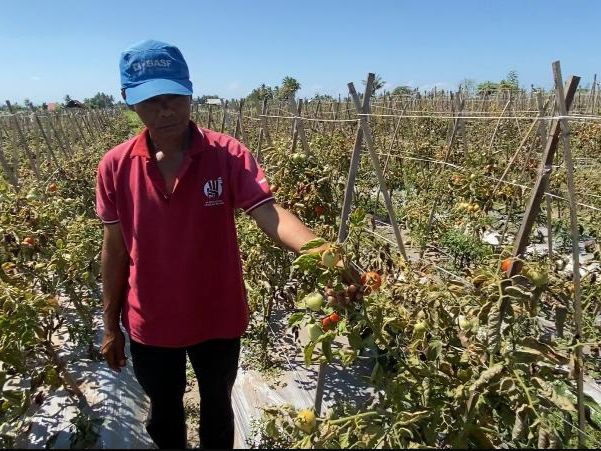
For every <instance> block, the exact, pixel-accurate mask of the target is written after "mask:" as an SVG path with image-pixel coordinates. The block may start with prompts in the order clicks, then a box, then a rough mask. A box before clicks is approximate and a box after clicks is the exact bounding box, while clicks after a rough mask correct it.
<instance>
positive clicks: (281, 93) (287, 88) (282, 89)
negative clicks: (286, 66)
mask: <svg viewBox="0 0 601 451" xmlns="http://www.w3.org/2000/svg"><path fill="white" fill-rule="evenodd" d="M300 88H301V84H300V83H299V82H298V81H297V80H296V79H295V78H292V77H290V76H286V77H284V78H283V80H282V84H281V85H280V86H279V88H278V90H277V93H278V99H280V100H286V99H288V98H290V97H294V96H295V95H296V92H297V91H298V90H299V89H300Z"/></svg>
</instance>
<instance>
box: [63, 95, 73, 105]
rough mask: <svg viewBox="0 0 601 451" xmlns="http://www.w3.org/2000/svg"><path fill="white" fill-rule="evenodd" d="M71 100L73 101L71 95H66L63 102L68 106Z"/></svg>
mask: <svg viewBox="0 0 601 451" xmlns="http://www.w3.org/2000/svg"><path fill="white" fill-rule="evenodd" d="M71 100H72V99H71V96H70V95H69V94H66V95H65V98H64V100H63V102H64V103H65V104H67V103H69V102H71Z"/></svg>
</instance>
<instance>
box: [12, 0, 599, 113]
mask: <svg viewBox="0 0 601 451" xmlns="http://www.w3.org/2000/svg"><path fill="white" fill-rule="evenodd" d="M600 18H601V1H598V0H593V1H585V0H572V1H556V0H506V1H493V0H468V1H461V0H455V1H434V0H421V1H405V0H397V1H394V0H379V1H376V2H367V1H365V0H363V1H355V0H345V1H342V0H341V1H338V0H330V1H329V0H320V1H315V0H304V1H296V2H290V1H288V2H284V1H282V0H280V1H276V0H256V1H252V0H246V1H244V0H229V1H214V0H198V1H176V0H171V1H165V0H163V1H156V0H148V1H146V2H133V1H130V2H124V1H120V2H117V1H102V2H92V1H86V0H79V1H73V0H68V1H60V0H56V1H53V2H50V1H32V0H20V1H18V2H17V1H12V2H8V1H7V2H3V3H2V7H1V12H0V44H1V46H2V49H3V52H2V61H3V64H2V65H1V66H0V100H2V103H3V101H4V100H5V99H9V100H12V101H18V102H22V101H23V99H25V98H29V99H31V100H32V101H33V102H34V103H40V102H42V101H46V102H50V101H62V99H63V97H64V95H65V94H67V93H68V94H70V95H71V97H73V98H76V99H83V98H84V97H91V96H93V95H94V94H95V93H96V92H98V91H103V92H106V93H108V94H112V95H114V96H118V93H119V70H118V61H119V54H120V53H121V51H122V50H124V49H125V48H127V47H128V46H129V45H130V44H132V43H134V42H137V41H140V40H142V39H148V38H153V39H158V40H163V41H168V42H171V43H173V44H175V45H177V46H178V47H179V48H180V49H181V50H182V52H183V54H184V56H185V57H186V59H187V61H188V64H189V66H190V72H191V77H192V81H193V83H194V90H195V95H203V94H218V95H221V96H223V97H226V98H231V97H241V96H245V95H247V94H248V93H249V92H250V91H251V90H252V89H253V88H254V87H256V86H258V85H259V84H261V83H266V84H268V85H272V86H273V85H277V84H279V83H280V81H281V79H282V78H283V77H284V76H286V75H290V76H293V77H295V78H296V79H297V80H298V81H299V82H300V83H301V85H302V90H301V93H300V94H301V95H302V96H307V97H308V96H312V95H313V94H314V93H316V92H318V93H326V94H332V95H337V94H339V93H340V94H342V95H346V84H347V83H348V82H349V81H353V82H355V85H356V86H357V87H359V86H361V80H363V79H365V78H366V74H367V73H368V72H370V71H372V72H376V73H378V74H381V76H382V78H383V79H384V80H385V81H386V82H387V88H393V87H394V86H397V85H412V86H417V87H420V88H422V89H424V88H431V87H432V86H433V85H435V84H436V85H438V86H440V87H441V88H444V89H449V88H455V87H456V86H457V83H458V82H459V81H460V80H462V79H464V78H466V77H467V78H472V79H475V80H476V81H484V80H488V79H490V80H500V79H501V78H503V77H504V76H505V75H506V74H507V72H508V71H509V70H516V71H517V72H518V74H519V76H520V84H521V85H523V86H530V84H531V83H533V84H535V85H537V86H547V87H548V86H551V83H552V72H551V62H552V61H554V60H556V59H560V60H561V63H562V69H563V72H564V78H566V77H567V75H568V74H577V75H581V76H582V77H583V81H582V84H583V85H586V84H587V83H590V81H591V80H592V77H593V74H594V73H596V72H597V73H599V77H601V52H600V51H599V49H600V46H599V45H600V43H601V39H600V38H601V31H600V28H601V25H600V22H599V19H600Z"/></svg>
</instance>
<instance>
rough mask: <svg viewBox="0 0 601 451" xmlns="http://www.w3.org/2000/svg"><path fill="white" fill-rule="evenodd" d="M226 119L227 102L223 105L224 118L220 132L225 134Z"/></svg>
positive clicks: (222, 118)
mask: <svg viewBox="0 0 601 451" xmlns="http://www.w3.org/2000/svg"><path fill="white" fill-rule="evenodd" d="M226 117H227V100H226V101H225V103H224V104H223V116H222V117H221V127H220V128H219V131H220V132H221V133H223V131H224V130H225V119H226Z"/></svg>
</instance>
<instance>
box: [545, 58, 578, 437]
mask: <svg viewBox="0 0 601 451" xmlns="http://www.w3.org/2000/svg"><path fill="white" fill-rule="evenodd" d="M553 78H554V80H555V92H556V102H557V107H558V110H559V114H560V115H561V116H562V118H561V119H559V123H560V124H561V142H562V145H563V154H564V161H565V164H566V179H567V184H568V199H569V204H570V228H571V231H572V258H573V260H574V269H573V271H572V274H573V282H574V323H575V326H576V333H575V335H574V343H573V344H574V345H576V346H575V354H576V359H575V362H574V374H575V376H576V390H577V393H576V397H577V401H578V446H579V447H580V448H584V447H585V440H584V434H585V432H584V428H585V427H586V419H585V415H584V382H583V377H584V370H583V367H584V365H583V361H582V346H581V345H580V344H581V343H582V342H583V341H584V337H583V336H582V302H581V290H580V247H579V242H580V233H579V230H578V203H577V202H576V187H575V185H574V163H573V161H572V152H571V150H570V140H569V133H570V129H569V127H568V119H567V116H568V108H567V106H566V101H565V98H564V92H563V81H562V77H561V66H560V64H559V61H555V62H554V63H553Z"/></svg>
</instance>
